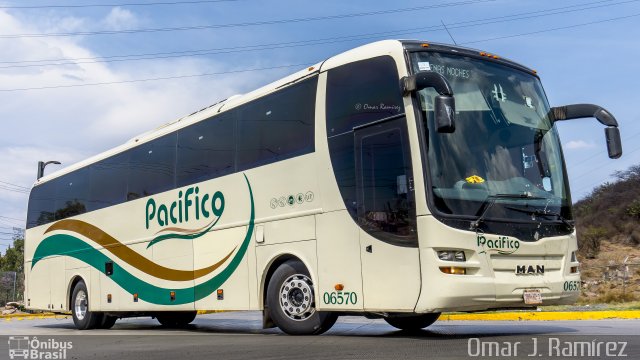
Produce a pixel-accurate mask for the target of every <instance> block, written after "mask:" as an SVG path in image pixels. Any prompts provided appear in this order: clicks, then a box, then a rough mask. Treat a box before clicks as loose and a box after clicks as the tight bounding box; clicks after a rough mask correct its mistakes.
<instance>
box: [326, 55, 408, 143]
mask: <svg viewBox="0 0 640 360" xmlns="http://www.w3.org/2000/svg"><path fill="white" fill-rule="evenodd" d="M399 84H400V80H399V77H398V69H397V68H396V64H395V61H394V60H393V59H392V58H391V57H390V56H381V57H377V58H373V59H368V60H363V61H357V62H354V63H350V64H347V65H343V66H340V67H337V68H335V69H331V70H329V73H328V78H327V134H328V135H329V136H331V135H337V134H341V133H344V132H345V131H349V130H351V129H353V127H355V126H358V125H362V124H366V123H369V122H371V121H375V120H379V119H384V118H387V117H390V116H394V115H398V114H401V113H404V105H403V104H402V94H401V93H400V85H399Z"/></svg>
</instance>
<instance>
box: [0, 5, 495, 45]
mask: <svg viewBox="0 0 640 360" xmlns="http://www.w3.org/2000/svg"><path fill="white" fill-rule="evenodd" d="M493 1H496V0H466V1H457V2H452V3H444V4H435V5H425V6H417V7H410V8H401V9H389V10H377V11H368V12H360V13H350V14H338V15H326V16H314V17H306V18H294V19H281V20H269V21H253V22H244V23H231V24H211V25H196V26H179V27H165V28H143V29H129V30H101V31H78V32H68V33H40V34H4V35H0V39H17V38H39V37H59V36H79V35H82V36H90V35H114V34H134V33H154V32H167V31H186V30H206V29H223V28H234V27H247V26H261V25H275V24H286V23H300V22H309V21H320V20H336V19H347V18H354V17H363V16H375V15H385V14H396V13H402V12H410V11H420V10H428V9H436V8H447V7H454V6H462V5H471V4H478V3H487V2H493Z"/></svg>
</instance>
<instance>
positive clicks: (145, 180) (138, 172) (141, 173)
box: [127, 133, 176, 200]
mask: <svg viewBox="0 0 640 360" xmlns="http://www.w3.org/2000/svg"><path fill="white" fill-rule="evenodd" d="M175 159H176V133H172V134H169V135H165V136H163V137H161V138H158V139H155V140H152V141H149V142H147V143H145V144H141V145H139V146H138V147H136V148H134V149H131V150H129V181H128V184H129V185H128V189H127V200H134V199H138V198H141V197H145V196H149V195H153V194H157V193H159V192H163V191H166V190H169V189H173V188H174V187H175V171H174V170H175Z"/></svg>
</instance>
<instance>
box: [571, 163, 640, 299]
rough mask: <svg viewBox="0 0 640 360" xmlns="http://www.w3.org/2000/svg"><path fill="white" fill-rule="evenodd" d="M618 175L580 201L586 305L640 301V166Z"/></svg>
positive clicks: (578, 224)
mask: <svg viewBox="0 0 640 360" xmlns="http://www.w3.org/2000/svg"><path fill="white" fill-rule="evenodd" d="M614 177H615V181H613V182H609V183H605V184H603V185H600V186H598V187H597V188H595V189H594V190H593V191H592V192H591V194H589V195H588V196H587V197H585V198H584V199H582V200H580V201H578V202H577V203H575V204H574V216H575V219H576V230H577V233H578V248H579V250H578V259H579V260H580V262H581V274H582V293H581V296H580V300H579V302H580V303H582V304H593V303H608V304H609V303H614V304H615V303H628V302H632V301H636V300H640V165H634V166H631V167H630V168H629V169H627V170H624V171H618V172H616V173H614Z"/></svg>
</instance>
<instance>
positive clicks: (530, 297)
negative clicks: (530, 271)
mask: <svg viewBox="0 0 640 360" xmlns="http://www.w3.org/2000/svg"><path fill="white" fill-rule="evenodd" d="M523 297H524V303H525V304H527V305H537V304H542V293H541V292H540V290H537V289H536V290H525V291H524V293H523Z"/></svg>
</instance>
